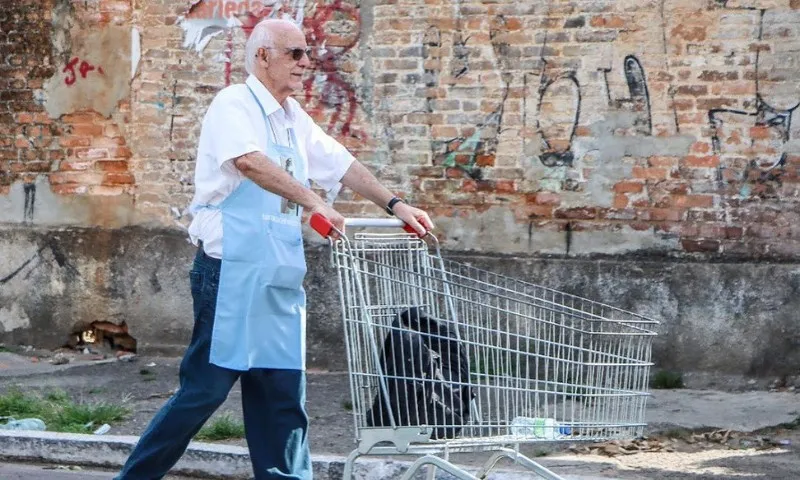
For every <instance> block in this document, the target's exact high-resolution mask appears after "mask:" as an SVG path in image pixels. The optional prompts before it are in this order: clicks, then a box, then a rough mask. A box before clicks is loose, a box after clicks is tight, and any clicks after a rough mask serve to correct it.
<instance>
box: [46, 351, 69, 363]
mask: <svg viewBox="0 0 800 480" xmlns="http://www.w3.org/2000/svg"><path fill="white" fill-rule="evenodd" d="M71 360H72V359H71V358H70V357H69V356H68V355H66V354H64V353H62V352H58V353H56V354H55V355H53V358H51V359H50V363H52V364H53V365H65V364H67V363H69V362H70V361H71Z"/></svg>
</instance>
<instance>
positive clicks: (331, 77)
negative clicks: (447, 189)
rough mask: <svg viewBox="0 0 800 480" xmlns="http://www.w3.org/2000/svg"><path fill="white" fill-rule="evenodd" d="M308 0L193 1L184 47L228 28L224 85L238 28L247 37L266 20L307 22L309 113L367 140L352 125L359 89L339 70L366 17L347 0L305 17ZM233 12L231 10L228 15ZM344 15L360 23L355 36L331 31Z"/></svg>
mask: <svg viewBox="0 0 800 480" xmlns="http://www.w3.org/2000/svg"><path fill="white" fill-rule="evenodd" d="M305 7H306V2H305V0H289V1H286V2H282V1H280V0H278V1H274V2H271V3H270V2H255V1H254V2H248V1H247V0H239V1H236V0H233V1H230V0H229V1H226V2H221V1H219V0H216V1H213V0H200V1H197V2H193V4H192V5H191V6H190V7H189V9H188V11H187V13H186V15H185V16H184V17H182V18H181V19H180V22H179V23H180V25H181V27H182V28H183V29H184V31H185V32H186V36H185V38H184V48H189V47H191V46H193V47H194V48H195V50H197V51H198V52H200V51H202V50H203V49H204V48H205V47H206V46H207V45H208V43H209V42H210V41H211V39H213V38H214V37H216V36H218V35H221V34H222V33H223V32H227V40H226V41H227V48H226V51H225V53H224V55H223V61H224V62H225V69H224V83H225V85H226V86H227V85H230V83H231V77H232V67H231V59H232V56H233V54H232V52H233V30H232V29H233V28H241V29H242V31H243V32H244V33H245V37H248V38H249V36H250V33H251V32H252V31H253V28H255V26H256V25H257V24H258V22H259V21H261V20H263V19H264V18H281V17H292V18H294V20H295V21H296V22H297V23H298V24H302V26H303V28H304V30H305V31H306V39H307V42H308V44H309V45H311V46H312V47H316V54H315V55H314V58H313V59H312V63H313V65H312V67H311V69H310V72H309V74H308V75H307V77H306V78H305V79H304V81H303V95H304V100H305V104H306V105H305V107H306V111H307V112H308V113H309V115H311V116H312V117H314V118H321V117H323V116H328V120H327V125H326V127H327V132H328V133H330V134H335V135H339V136H342V137H351V138H355V139H357V140H358V141H359V142H364V141H366V138H367V136H366V133H365V132H363V131H361V130H360V129H357V128H355V127H354V126H353V123H354V121H355V117H356V114H357V112H358V109H359V101H358V97H357V95H356V90H355V87H354V86H353V85H352V84H351V83H350V82H349V81H347V80H346V79H345V77H344V76H343V75H342V73H340V66H339V64H340V62H341V61H342V59H343V58H344V57H345V56H346V55H347V54H348V53H349V52H350V51H351V50H352V49H353V48H354V47H355V46H356V45H357V44H358V42H359V40H360V31H361V29H360V26H361V16H360V13H359V10H358V8H357V7H356V6H354V5H352V4H350V3H346V2H345V1H343V0H333V1H332V2H330V3H325V2H324V1H323V0H320V2H319V3H317V4H315V5H314V6H313V7H312V9H311V11H312V12H313V14H312V15H311V16H310V17H306V16H305ZM226 12H228V13H226ZM343 19H346V20H349V21H351V22H353V23H355V26H354V28H353V29H352V32H353V33H352V34H351V35H350V36H342V35H337V34H334V33H330V32H329V31H328V24H329V23H330V22H334V21H335V22H337V23H338V22H341V21H342V20H343Z"/></svg>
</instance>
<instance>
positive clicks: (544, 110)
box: [536, 72, 581, 167]
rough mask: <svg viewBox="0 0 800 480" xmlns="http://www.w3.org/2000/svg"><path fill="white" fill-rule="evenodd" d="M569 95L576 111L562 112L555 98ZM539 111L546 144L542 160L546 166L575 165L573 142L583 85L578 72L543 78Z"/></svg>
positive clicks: (540, 135) (538, 129)
mask: <svg viewBox="0 0 800 480" xmlns="http://www.w3.org/2000/svg"><path fill="white" fill-rule="evenodd" d="M565 94H566V96H568V97H570V99H571V104H572V105H571V107H572V108H571V109H562V110H561V111H559V109H558V108H556V107H555V105H556V101H555V97H559V96H560V97H563V96H565ZM559 103H560V102H559ZM560 105H562V106H563V105H564V104H563V103H560ZM538 112H539V115H538V118H537V120H536V129H537V133H538V134H539V137H540V139H541V143H542V152H541V154H539V161H541V162H542V165H544V166H546V167H560V166H572V162H573V160H574V159H575V155H574V154H573V153H572V141H573V139H574V138H575V130H576V129H577V128H578V122H579V120H580V113H581V85H580V83H578V79H577V78H576V77H575V73H574V72H568V73H564V74H562V75H559V76H557V77H556V78H552V79H551V78H550V77H549V76H548V75H546V74H544V75H542V76H541V77H540V87H539V105H538Z"/></svg>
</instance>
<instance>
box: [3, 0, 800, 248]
mask: <svg viewBox="0 0 800 480" xmlns="http://www.w3.org/2000/svg"><path fill="white" fill-rule="evenodd" d="M265 4H266V6H265ZM135 5H136V7H135V8H134V7H132V2H130V1H123V0H117V1H110V0H93V1H88V2H75V3H73V2H68V1H65V0H58V1H56V0H49V1H45V2H40V1H35V2H34V1H22V2H16V3H15V6H13V7H7V8H6V7H4V9H3V11H2V12H0V22H2V27H3V28H2V29H0V31H2V33H0V46H1V47H0V49H2V54H3V55H2V62H3V63H2V66H0V69H2V71H3V75H2V76H0V85H1V86H2V88H1V90H2V91H1V92H0V162H2V163H0V203H2V202H5V203H2V204H3V205H5V204H8V208H7V209H6V213H5V214H0V221H2V222H9V223H15V222H28V223H32V224H43V225H48V224H62V225H63V224H67V225H102V226H117V225H120V224H148V225H150V224H155V225H160V226H172V227H176V226H183V225H186V222H187V218H186V216H185V215H184V212H183V211H184V208H185V207H186V206H187V204H188V201H189V199H190V198H191V194H192V172H193V162H194V155H195V148H196V141H197V136H198V135H199V128H200V119H201V118H202V114H203V112H204V110H205V108H206V107H207V105H208V104H209V102H210V101H211V99H212V98H213V96H214V94H215V93H216V92H217V91H219V89H221V88H223V87H224V86H225V85H227V84H230V83H235V82H239V81H242V80H243V78H244V72H243V68H242V65H243V45H244V41H245V39H246V37H247V35H248V33H249V28H251V27H252V25H253V22H255V21H257V19H258V18H259V17H261V16H264V15H270V14H276V13H283V14H287V15H292V16H293V17H295V18H297V19H302V23H303V26H304V29H305V31H306V32H307V37H308V40H309V43H310V44H311V45H314V46H318V47H322V46H324V48H319V49H318V51H317V52H316V54H315V57H316V62H315V71H314V72H313V74H312V75H309V76H308V78H307V81H306V83H305V85H304V89H303V91H302V92H299V93H298V95H297V98H298V100H300V101H301V102H302V103H304V104H305V105H306V107H307V109H308V110H309V111H310V112H311V113H312V115H313V116H314V117H315V118H316V119H317V120H318V121H319V123H320V124H321V125H323V126H324V128H326V129H327V130H328V131H329V132H330V133H332V134H333V135H335V136H337V138H339V139H340V140H341V141H342V142H343V143H345V144H346V145H347V146H348V147H349V148H351V149H352V150H353V151H354V152H356V153H357V154H358V155H359V157H360V158H361V159H362V160H363V161H364V162H365V163H367V164H368V165H370V166H371V167H372V168H373V169H374V170H375V171H376V172H377V173H378V175H379V176H380V177H381V178H382V179H383V180H384V181H386V182H387V184H389V185H390V186H391V187H392V188H394V189H396V190H397V191H398V192H400V193H402V194H403V195H405V196H407V197H408V198H409V200H411V201H413V202H414V203H417V204H420V205H423V206H425V207H427V208H429V209H431V210H432V211H433V213H434V214H435V219H436V221H437V223H438V225H439V226H440V229H439V233H440V236H441V237H442V239H443V240H444V242H445V245H446V246H448V247H451V248H454V249H472V248H476V249H480V250H487V251H507V252H540V253H556V254H563V253H570V254H587V253H611V254H615V253H624V252H636V251H638V252H659V253H670V254H672V253H678V254H695V253H696V254H721V255H723V256H726V257H730V258H733V257H749V258H754V257H781V258H783V257H791V258H797V257H798V256H800V226H798V225H800V179H799V177H800V154H798V153H799V152H800V149H799V148H798V141H797V138H798V134H800V131H798V130H799V129H798V127H797V124H798V123H800V122H797V121H795V122H792V118H793V116H794V114H795V113H796V112H795V110H796V108H797V105H798V103H800V80H798V78H800V76H799V75H797V73H798V68H800V67H798V65H800V54H798V53H797V52H798V51H800V2H796V1H794V0H791V1H790V0H771V1H769V0H764V1H762V0H721V1H719V0H704V1H696V0H660V1H657V2H640V1H632V0H616V1H611V0H597V1H583V2H554V1H547V2H545V1H536V2H532V1H528V2H512V1H491V2H490V1H483V2H480V1H470V0H464V1H460V2H455V1H445V0H424V1H423V0H363V1H361V2H356V1H354V0H325V1H320V0H292V1H288V2H282V4H281V12H274V11H273V7H272V6H271V5H270V2H263V3H259V2H255V1H250V2H245V1H238V2H227V3H226V2H216V1H213V0H202V1H201V2H196V3H194V5H190V4H189V2H183V1H163V0H154V1H149V2H142V3H139V2H136V4H135ZM262 7H263V8H262ZM220 8H221V10H222V14H221V15H220V14H219V9H220ZM237 9H238V11H237V13H238V14H240V15H239V17H238V18H239V20H240V23H241V26H239V27H230V28H229V27H226V25H227V22H226V21H225V19H224V18H221V17H224V16H225V13H226V11H227V12H228V13H230V14H232V13H233V11H234V10H237ZM131 34H132V35H131ZM211 34H213V36H210V37H209V35H211ZM137 45H138V48H137ZM136 52H140V55H137V54H136ZM75 59H77V60H75ZM131 67H132V68H131ZM101 69H102V71H101ZM131 70H133V72H134V75H133V76H131V75H130V73H131ZM37 189H38V190H39V194H38V195H36V196H33V195H32V193H31V192H36V191H37ZM42 189H45V191H44V192H43V191H41V190H42ZM75 205H80V206H81V207H80V208H82V209H83V210H82V211H85V212H88V213H86V214H84V215H74V214H73V213H72V212H74V210H75ZM337 205H338V207H339V208H340V209H341V210H342V211H343V212H345V213H347V214H353V215H354V214H365V213H366V214H371V215H373V214H374V215H380V212H379V211H378V210H377V209H375V208H374V207H371V206H369V205H366V204H365V203H364V202H363V201H362V200H361V199H359V198H357V197H355V196H354V195H352V194H350V193H348V192H343V193H342V194H341V195H340V197H339V200H338V203H337ZM48 211H49V212H56V213H51V214H50V215H49V216H48V215H47V213H46V212H48Z"/></svg>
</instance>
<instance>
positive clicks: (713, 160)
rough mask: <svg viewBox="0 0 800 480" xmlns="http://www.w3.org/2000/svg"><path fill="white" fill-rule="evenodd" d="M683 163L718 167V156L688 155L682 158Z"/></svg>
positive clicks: (692, 165)
mask: <svg viewBox="0 0 800 480" xmlns="http://www.w3.org/2000/svg"><path fill="white" fill-rule="evenodd" d="M683 164H684V165H686V166H687V167H701V168H712V167H718V166H719V157H718V156H717V155H708V156H704V157H698V156H695V155H688V156H687V157H685V158H684V159H683Z"/></svg>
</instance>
